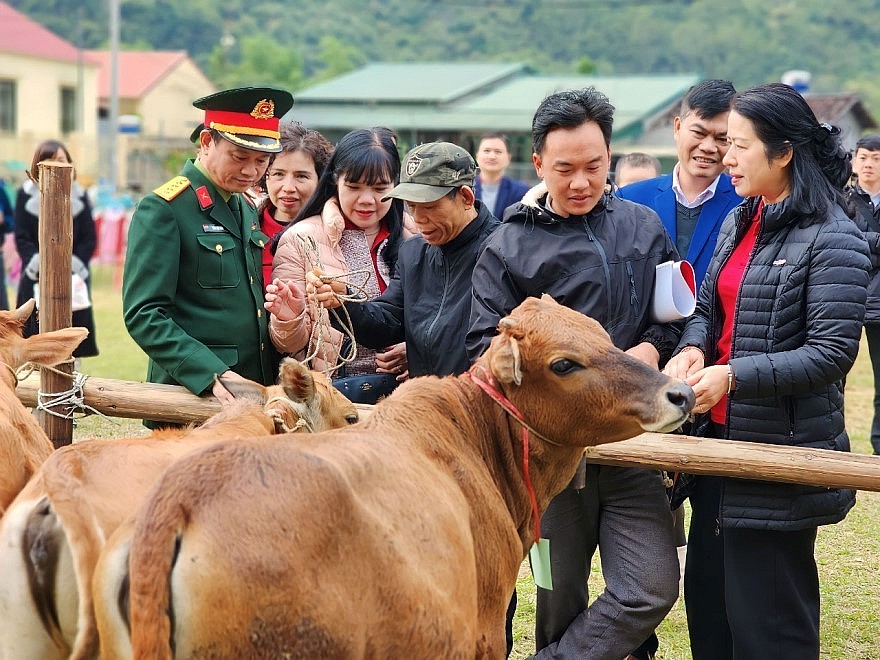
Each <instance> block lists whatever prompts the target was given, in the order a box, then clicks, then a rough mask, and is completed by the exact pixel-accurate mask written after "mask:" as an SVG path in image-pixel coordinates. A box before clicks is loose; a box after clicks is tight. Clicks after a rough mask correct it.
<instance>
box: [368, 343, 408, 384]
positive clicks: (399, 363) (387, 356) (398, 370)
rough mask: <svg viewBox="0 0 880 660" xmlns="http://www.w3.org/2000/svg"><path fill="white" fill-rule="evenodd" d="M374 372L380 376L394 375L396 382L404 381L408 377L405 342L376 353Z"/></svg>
mask: <svg viewBox="0 0 880 660" xmlns="http://www.w3.org/2000/svg"><path fill="white" fill-rule="evenodd" d="M376 371H378V372H379V373H380V374H395V375H396V376H397V380H398V382H399V381H404V380H406V379H407V378H408V377H409V368H408V363H407V360H406V342H400V343H399V344H395V345H394V346H389V347H388V348H386V349H385V351H383V352H382V353H376Z"/></svg>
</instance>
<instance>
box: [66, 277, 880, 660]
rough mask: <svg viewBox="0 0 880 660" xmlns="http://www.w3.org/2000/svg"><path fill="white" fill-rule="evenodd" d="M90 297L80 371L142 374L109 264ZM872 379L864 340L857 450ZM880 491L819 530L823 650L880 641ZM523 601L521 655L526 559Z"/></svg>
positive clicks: (677, 614) (107, 433)
mask: <svg viewBox="0 0 880 660" xmlns="http://www.w3.org/2000/svg"><path fill="white" fill-rule="evenodd" d="M92 277H93V300H94V305H95V323H96V332H97V339H98V347H99V349H100V351H101V354H100V355H99V356H97V357H94V358H86V359H85V360H84V361H83V364H82V367H81V371H82V372H83V373H85V374H88V375H91V376H96V377H101V378H117V379H121V380H133V381H141V380H143V379H144V376H145V374H146V363H147V360H146V356H145V355H144V354H143V352H142V351H141V350H140V349H139V348H138V347H137V346H136V345H135V344H134V342H133V341H132V340H131V338H130V337H129V336H128V333H127V332H126V330H125V326H124V325H123V322H122V302H121V292H120V290H119V288H118V285H115V284H114V280H115V279H116V280H118V274H114V271H113V269H112V267H98V268H95V269H94V272H93V276H92ZM872 397H873V385H872V377H871V366H870V362H869V360H868V351H867V347H866V346H865V345H864V343H863V346H862V351H861V353H860V355H859V359H858V361H857V362H856V365H855V367H854V369H853V371H852V372H851V373H850V375H849V377H848V379H847V424H848V428H849V432H850V437H851V439H852V444H853V451H855V452H858V453H862V454H869V453H870V452H871V447H870V442H869V430H870V424H871V415H872V412H873V404H872ZM117 421H118V422H119V423H120V425H119V426H116V425H114V424H112V423H110V422H107V421H105V420H102V419H101V418H99V417H97V416H91V417H88V418H84V419H82V420H80V421H79V423H78V426H77V429H76V431H75V434H74V437H75V438H76V439H81V438H84V437H93V436H99V437H113V436H123V435H131V434H132V433H141V432H142V431H143V427H141V426H140V422H139V420H117ZM878 511H880V493H871V492H860V493H859V494H858V502H857V504H856V507H855V509H854V510H853V511H852V512H851V513H850V514H849V516H847V518H846V520H844V521H843V522H842V523H840V524H838V525H832V526H829V527H823V528H822V529H821V530H820V531H819V539H818V544H817V559H818V563H819V571H820V579H821V585H822V657H823V658H829V659H833V660H836V659H838V658H847V659H851V660H870V659H873V658H876V657H878V656H877V653H878V648H880V561H878V557H880V515H878V514H877V512H878ZM590 588H591V594H593V595H594V596H595V595H596V594H598V593H599V590H600V589H601V588H602V575H601V571H600V570H599V566H598V561H594V562H593V568H592V576H591V578H590ZM517 590H518V592H519V608H518V609H517V613H516V619H515V621H514V633H515V647H514V652H513V655H512V657H513V658H524V657H526V656H527V655H528V654H529V653H531V652H532V651H533V649H534V637H533V626H534V617H535V610H534V602H535V589H534V585H533V583H532V579H531V576H530V574H529V572H528V564H524V565H523V568H522V570H521V571H520V579H519V581H518V584H517ZM658 634H659V637H660V653H659V655H658V658H662V659H663V660H687V659H689V658H690V651H689V647H688V637H687V624H686V621H685V614H684V603H683V601H682V600H681V599H680V600H679V602H678V603H677V604H676V606H675V607H674V608H673V610H672V612H671V613H670V615H669V616H668V617H667V618H666V620H665V621H664V622H663V623H662V624H661V626H660V629H659V631H658Z"/></svg>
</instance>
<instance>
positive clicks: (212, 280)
mask: <svg viewBox="0 0 880 660" xmlns="http://www.w3.org/2000/svg"><path fill="white" fill-rule="evenodd" d="M193 105H194V106H195V107H197V108H199V109H201V110H204V111H205V115H204V119H203V121H202V123H201V125H200V126H199V127H197V128H196V130H195V132H194V133H193V134H192V136H191V137H192V138H193V140H194V141H197V143H198V147H199V150H198V158H197V159H196V160H195V161H192V160H190V161H188V162H187V163H186V165H184V167H183V171H182V172H181V175H180V176H177V177H175V178H173V179H171V180H170V181H168V182H167V183H165V184H164V185H162V186H159V187H158V188H156V190H154V191H153V192H152V193H151V194H149V195H147V196H146V197H144V199H142V200H141V202H140V203H139V204H138V207H137V210H136V211H135V214H134V217H133V218H132V222H131V228H130V230H129V235H128V250H127V256H126V261H125V274H124V279H123V289H122V297H123V313H124V317H125V324H126V327H127V328H128V331H129V333H130V334H131V336H132V338H133V339H134V340H135V342H137V344H138V345H139V346H140V347H141V348H142V349H143V350H144V352H145V353H146V354H147V355H148V356H149V358H150V360H149V366H148V372H147V380H148V381H150V382H154V383H174V384H180V385H183V386H184V387H186V388H187V389H188V390H190V391H191V392H193V393H195V394H199V395H201V394H210V393H213V394H214V395H215V396H217V397H218V398H219V399H220V400H221V401H222V402H224V403H228V402H229V401H231V399H232V396H231V394H230V393H229V392H228V391H227V390H226V388H224V387H223V386H222V385H220V383H219V382H217V381H215V375H223V376H224V380H226V381H227V382H229V381H232V380H235V379H241V378H242V377H244V378H248V379H250V380H254V381H257V382H259V383H262V384H264V385H269V384H271V383H273V382H274V381H275V376H276V371H277V361H278V356H277V354H276V353H275V352H274V349H273V347H272V343H271V342H270V341H269V339H268V334H267V323H266V312H265V310H264V309H263V277H262V267H261V254H262V250H263V246H264V245H265V243H266V241H267V240H268V239H267V237H266V235H265V234H263V233H262V232H261V231H260V228H259V223H258V221H257V212H256V208H255V207H254V205H253V203H252V202H250V201H249V198H248V197H247V196H246V195H243V194H242V193H244V192H245V191H246V190H247V189H248V188H249V187H251V186H253V185H254V184H255V183H257V182H258V181H259V180H260V178H261V177H262V176H263V174H264V173H265V171H266V168H267V166H268V164H269V160H270V158H271V154H273V153H277V152H279V151H281V144H280V142H279V132H278V122H279V119H280V118H281V116H282V115H284V114H285V113H286V112H287V111H288V110H290V108H291V106H292V105H293V97H292V96H291V94H290V92H287V91H285V90H282V89H275V88H272V87H243V88H237V89H229V90H224V91H221V92H217V93H216V94H211V95H210V96H206V97H204V98H201V99H198V100H196V101H195V102H194V103H193ZM147 425H148V426H152V425H153V424H151V423H148V424H147Z"/></svg>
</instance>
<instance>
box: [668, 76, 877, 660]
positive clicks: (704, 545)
mask: <svg viewBox="0 0 880 660" xmlns="http://www.w3.org/2000/svg"><path fill="white" fill-rule="evenodd" d="M727 135H728V139H729V140H730V145H731V146H730V149H729V151H728V152H727V155H726V156H725V158H724V164H725V166H727V167H728V168H729V172H730V175H731V180H732V182H733V185H734V187H735V188H736V192H737V193H738V194H739V195H740V196H742V197H743V198H745V201H744V202H743V204H742V205H741V206H739V207H737V208H736V209H734V210H733V211H732V212H731V213H730V215H729V216H728V217H727V219H726V220H725V222H724V224H723V226H722V228H721V232H720V234H719V237H718V243H717V246H716V249H715V256H714V258H713V260H712V263H711V265H710V267H709V271H708V273H707V275H706V279H705V280H704V282H703V285H702V288H701V289H700V295H699V302H698V305H697V310H696V312H695V314H694V315H693V317H691V318H690V319H689V320H688V322H687V325H686V327H685V331H684V334H683V335H682V338H681V341H680V342H679V349H680V352H679V353H678V354H677V355H675V356H674V357H673V358H672V359H671V360H670V362H669V363H668V365H667V367H666V372H667V373H668V374H670V375H672V376H676V377H679V378H683V379H685V380H686V382H687V383H688V384H690V385H691V387H693V389H694V393H695V394H696V397H697V399H696V407H695V411H696V412H697V413H700V415H699V419H698V420H697V428H698V429H701V431H702V432H701V434H702V435H708V436H711V437H716V438H730V439H736V440H745V441H753V442H766V443H772V444H780V445H790V446H798V447H818V448H822V449H833V450H838V451H849V438H848V436H847V434H846V429H845V427H844V418H843V386H842V380H843V378H844V376H845V375H846V373H847V372H848V371H849V369H850V368H851V367H852V365H853V362H854V361H855V358H856V355H857V353H858V348H859V339H860V337H861V332H862V322H863V319H864V315H865V298H866V286H867V283H868V270H869V268H870V261H869V259H868V247H867V244H866V242H865V239H864V238H863V236H862V233H861V232H860V231H859V229H858V227H857V226H856V224H855V223H854V222H853V220H852V219H850V217H848V215H847V214H846V212H845V211H844V206H845V200H844V197H843V186H844V185H845V184H846V182H847V180H848V179H849V175H850V164H849V155H848V153H847V152H846V150H845V149H844V148H843V146H842V145H841V142H840V138H839V130H838V129H836V128H833V127H831V126H828V125H827V124H819V123H818V122H817V120H816V118H815V116H814V115H813V113H812V111H811V110H810V108H809V106H808V105H807V104H806V102H805V101H804V99H803V98H802V97H801V96H800V94H798V93H797V92H796V91H795V90H794V89H792V88H791V87H789V86H787V85H782V84H779V83H774V84H770V85H764V86H760V87H755V88H753V89H750V90H747V91H745V92H742V93H740V94H738V95H737V96H736V97H734V101H733V105H732V111H731V113H730V119H729V125H728V132H727ZM690 497H691V505H692V508H693V516H692V519H691V529H690V534H689V535H688V555H687V565H686V569H685V603H686V606H687V614H688V628H689V633H690V639H691V651H692V653H693V657H694V660H702V659H704V658H711V659H712V660H719V659H720V660H723V659H725V658H730V659H733V658H749V660H761V659H762V658H794V659H801V658H804V659H806V658H810V659H815V658H818V657H819V577H818V571H817V568H816V562H815V558H814V546H815V540H816V531H817V528H818V526H819V525H825V524H831V523H836V522H839V521H840V520H842V519H843V518H844V516H846V514H847V512H848V511H849V510H850V509H851V508H852V506H853V504H854V502H855V494H854V493H853V491H851V490H847V489H835V488H830V489H829V488H816V487H812V486H802V485H796V484H783V483H766V482H759V481H750V480H747V479H728V478H722V477H710V476H702V477H697V478H696V479H695V480H694V485H693V491H692V492H691V496H690Z"/></svg>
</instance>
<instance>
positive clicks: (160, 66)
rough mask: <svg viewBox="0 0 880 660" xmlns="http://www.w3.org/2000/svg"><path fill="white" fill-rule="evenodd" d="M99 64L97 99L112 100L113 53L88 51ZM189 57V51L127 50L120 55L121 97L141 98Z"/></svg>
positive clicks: (89, 55)
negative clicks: (111, 63) (111, 55)
mask: <svg viewBox="0 0 880 660" xmlns="http://www.w3.org/2000/svg"><path fill="white" fill-rule="evenodd" d="M87 54H88V57H89V59H90V60H93V61H95V62H98V64H99V67H100V68H99V69H98V96H100V97H101V98H109V97H110V51H108V50H90V51H87ZM186 58H187V54H186V51H183V50H174V51H156V50H151V51H125V52H120V53H119V60H118V66H119V90H118V91H119V98H124V99H139V98H142V97H143V96H144V95H145V94H146V93H147V92H148V91H149V90H150V88H152V87H153V86H154V85H156V84H157V83H158V82H159V81H161V80H162V78H164V77H165V76H166V75H168V73H169V72H171V71H172V70H173V69H174V67H176V66H177V65H178V64H180V62H182V61H183V60H185V59H186Z"/></svg>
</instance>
